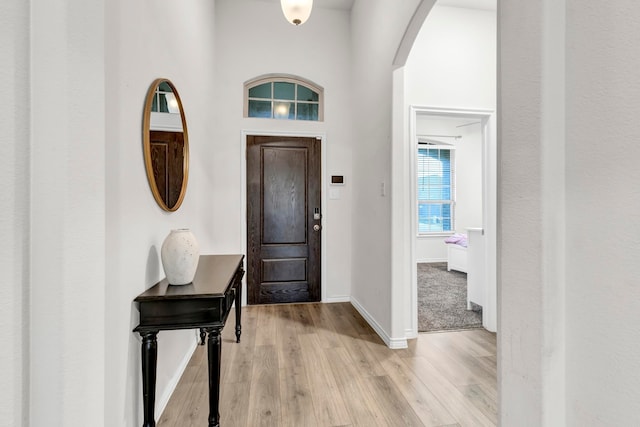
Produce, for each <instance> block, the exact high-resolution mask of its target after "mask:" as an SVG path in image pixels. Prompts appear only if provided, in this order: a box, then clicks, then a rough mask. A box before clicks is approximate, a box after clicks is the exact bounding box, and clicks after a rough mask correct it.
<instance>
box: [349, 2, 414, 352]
mask: <svg viewBox="0 0 640 427" xmlns="http://www.w3.org/2000/svg"><path fill="white" fill-rule="evenodd" d="M418 3H419V1H417V0H412V1H403V2H392V1H385V0H372V1H366V2H364V1H358V2H356V3H355V5H354V7H353V10H352V11H351V36H352V41H351V52H352V64H353V69H352V92H351V94H352V97H353V104H352V105H353V107H354V125H355V135H357V138H355V139H354V152H357V153H358V156H357V157H356V156H354V159H353V176H354V178H353V182H354V187H353V191H354V196H353V212H354V222H353V228H352V236H353V263H352V269H353V284H352V291H351V296H352V301H353V303H354V305H355V306H356V307H357V308H359V310H360V311H361V312H362V313H363V314H365V317H367V318H368V319H369V320H370V322H371V323H372V324H373V325H374V327H376V329H377V330H378V332H379V333H380V334H381V335H382V336H383V337H384V338H385V340H386V341H387V342H388V343H389V344H390V345H391V346H393V347H396V346H397V347H401V346H404V345H406V340H405V325H404V312H405V311H406V310H405V309H404V308H403V298H402V295H403V293H402V292H403V289H392V286H391V273H392V272H391V257H392V248H391V227H392V224H391V221H392V218H391V196H392V195H391V194H390V193H389V192H388V191H387V192H386V193H385V195H382V194H381V185H382V184H384V185H385V187H386V188H387V189H389V188H391V155H392V149H391V148H392V147H391V141H392V135H391V131H392V128H391V125H392V109H391V105H392V101H393V93H392V71H393V66H392V64H393V60H394V56H395V54H396V50H397V49H398V47H399V46H400V41H401V40H402V37H403V34H404V32H405V30H406V28H407V23H408V22H409V21H410V20H411V17H412V15H413V13H414V12H415V10H416V7H417V6H418ZM372 23H375V24H372ZM394 133H395V132H394ZM356 218H357V221H356V220H355V219H356ZM394 250H395V249H394ZM394 256H395V255H394Z"/></svg>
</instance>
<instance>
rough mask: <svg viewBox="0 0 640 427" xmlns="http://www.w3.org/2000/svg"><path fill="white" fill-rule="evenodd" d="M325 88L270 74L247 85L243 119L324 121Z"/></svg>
mask: <svg viewBox="0 0 640 427" xmlns="http://www.w3.org/2000/svg"><path fill="white" fill-rule="evenodd" d="M323 92H324V91H323V89H322V88H321V87H319V86H317V85H315V84H313V83H311V82H310V81H308V80H304V79H301V78H299V77H295V76H289V75H269V76H262V77H259V78H257V79H253V80H250V81H248V82H246V83H245V84H244V116H245V117H261V118H266V119H283V120H310V121H323V120H324V114H323V105H322V104H323Z"/></svg>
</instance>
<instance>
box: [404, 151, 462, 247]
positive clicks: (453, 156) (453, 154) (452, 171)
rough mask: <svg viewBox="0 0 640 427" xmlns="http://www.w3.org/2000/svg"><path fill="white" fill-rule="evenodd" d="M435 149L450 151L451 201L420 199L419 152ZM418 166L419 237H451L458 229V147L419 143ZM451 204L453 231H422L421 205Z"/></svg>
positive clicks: (416, 198) (416, 175)
mask: <svg viewBox="0 0 640 427" xmlns="http://www.w3.org/2000/svg"><path fill="white" fill-rule="evenodd" d="M425 148H428V149H433V150H447V151H449V163H450V164H449V169H450V170H449V174H450V181H451V184H450V186H451V188H450V192H451V198H450V199H449V200H422V201H421V200H420V198H419V193H420V191H419V185H418V177H419V152H420V150H421V149H425ZM415 150H416V165H415V171H416V173H415V176H414V180H415V185H416V192H415V203H416V208H415V209H416V219H415V221H416V222H415V227H416V234H417V235H418V237H427V236H449V235H452V234H453V233H455V230H456V227H455V223H456V215H455V212H456V147H455V146H454V145H448V144H442V143H440V144H433V143H427V142H418V144H417V145H416V148H415ZM444 204H449V205H450V210H451V229H450V230H437V231H420V206H421V205H444Z"/></svg>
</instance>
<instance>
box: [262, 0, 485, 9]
mask: <svg viewBox="0 0 640 427" xmlns="http://www.w3.org/2000/svg"><path fill="white" fill-rule="evenodd" d="M262 1H266V2H270V3H280V0H262ZM355 1H356V0H313V7H319V8H323V9H343V10H351V8H352V7H353V3H354V2H355ZM360 1H366V0H360ZM396 1H399V0H396ZM496 3H497V0H437V4H439V5H442V6H453V7H464V8H467V9H482V10H496Z"/></svg>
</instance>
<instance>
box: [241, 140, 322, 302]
mask: <svg viewBox="0 0 640 427" xmlns="http://www.w3.org/2000/svg"><path fill="white" fill-rule="evenodd" d="M248 135H258V136H288V137H291V136H293V137H301V138H316V139H319V140H320V212H321V214H322V221H321V223H320V224H321V225H322V228H321V229H320V302H325V299H326V295H325V292H326V291H325V286H324V285H325V283H324V281H325V277H327V274H326V271H325V269H326V259H327V256H326V247H327V245H326V244H325V242H326V232H325V224H326V221H325V219H326V217H327V211H326V208H327V200H326V197H327V194H326V193H327V192H326V191H325V188H326V183H327V176H326V174H327V169H326V164H327V150H326V134H325V133H324V132H303V131H273V130H251V129H242V131H241V135H240V187H241V188H240V248H241V251H242V253H243V254H246V253H247V136H248ZM242 286H243V290H242V305H243V306H245V305H247V291H248V289H247V276H246V275H245V276H244V277H243V278H242Z"/></svg>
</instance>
